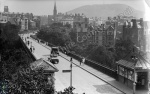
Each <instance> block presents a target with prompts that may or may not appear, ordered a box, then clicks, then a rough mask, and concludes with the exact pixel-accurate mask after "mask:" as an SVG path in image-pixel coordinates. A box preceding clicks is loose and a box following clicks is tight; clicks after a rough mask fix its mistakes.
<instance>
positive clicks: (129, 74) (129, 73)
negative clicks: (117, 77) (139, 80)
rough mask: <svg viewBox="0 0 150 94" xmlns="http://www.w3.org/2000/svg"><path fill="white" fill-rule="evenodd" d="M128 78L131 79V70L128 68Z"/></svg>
mask: <svg viewBox="0 0 150 94" xmlns="http://www.w3.org/2000/svg"><path fill="white" fill-rule="evenodd" d="M128 79H130V80H133V71H130V70H128Z"/></svg>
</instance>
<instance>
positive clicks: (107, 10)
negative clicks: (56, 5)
mask: <svg viewBox="0 0 150 94" xmlns="http://www.w3.org/2000/svg"><path fill="white" fill-rule="evenodd" d="M67 13H68V14H70V13H72V14H75V13H80V14H82V13H84V14H85V15H86V16H87V17H102V18H107V17H108V16H109V17H114V16H117V15H119V14H121V13H122V14H123V15H129V16H134V17H137V18H141V17H143V15H144V12H142V11H139V10H136V9H134V8H132V7H130V6H128V5H124V4H104V5H101V4H97V5H86V6H82V7H79V8H76V9H73V10H71V11H68V12H67Z"/></svg>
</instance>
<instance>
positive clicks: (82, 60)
mask: <svg viewBox="0 0 150 94" xmlns="http://www.w3.org/2000/svg"><path fill="white" fill-rule="evenodd" d="M70 62H72V57H71V58H70ZM84 63H85V58H84V57H82V59H81V61H80V66H81V65H82V64H83V65H84Z"/></svg>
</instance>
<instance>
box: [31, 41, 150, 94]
mask: <svg viewBox="0 0 150 94" xmlns="http://www.w3.org/2000/svg"><path fill="white" fill-rule="evenodd" d="M31 39H32V38H31ZM33 40H34V39H33ZM34 41H35V40H34ZM39 44H41V45H42V46H44V47H46V48H47V49H51V48H50V47H49V46H47V45H45V44H42V43H39ZM60 56H61V57H63V58H64V59H66V60H68V61H70V57H69V56H67V55H65V54H63V53H60ZM73 64H74V65H76V66H78V67H80V68H82V69H83V70H85V71H87V72H89V73H90V74H92V75H94V76H95V77H97V78H99V79H101V80H103V81H105V82H107V83H108V84H110V85H111V86H113V87H115V88H117V89H119V90H120V91H122V92H125V94H133V91H132V89H131V88H129V87H127V86H125V85H124V84H122V83H120V82H118V81H116V80H115V79H114V78H112V77H110V76H108V75H106V74H104V73H102V72H100V71H98V70H96V69H94V68H92V67H90V66H88V65H85V64H84V65H81V66H80V62H79V61H78V60H76V59H73ZM135 94H148V91H146V90H145V91H144V90H143V91H136V93H135Z"/></svg>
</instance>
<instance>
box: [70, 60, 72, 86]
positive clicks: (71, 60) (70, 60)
mask: <svg viewBox="0 0 150 94" xmlns="http://www.w3.org/2000/svg"><path fill="white" fill-rule="evenodd" d="M70 62H71V64H70V70H71V73H70V87H72V58H71V59H70Z"/></svg>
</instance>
